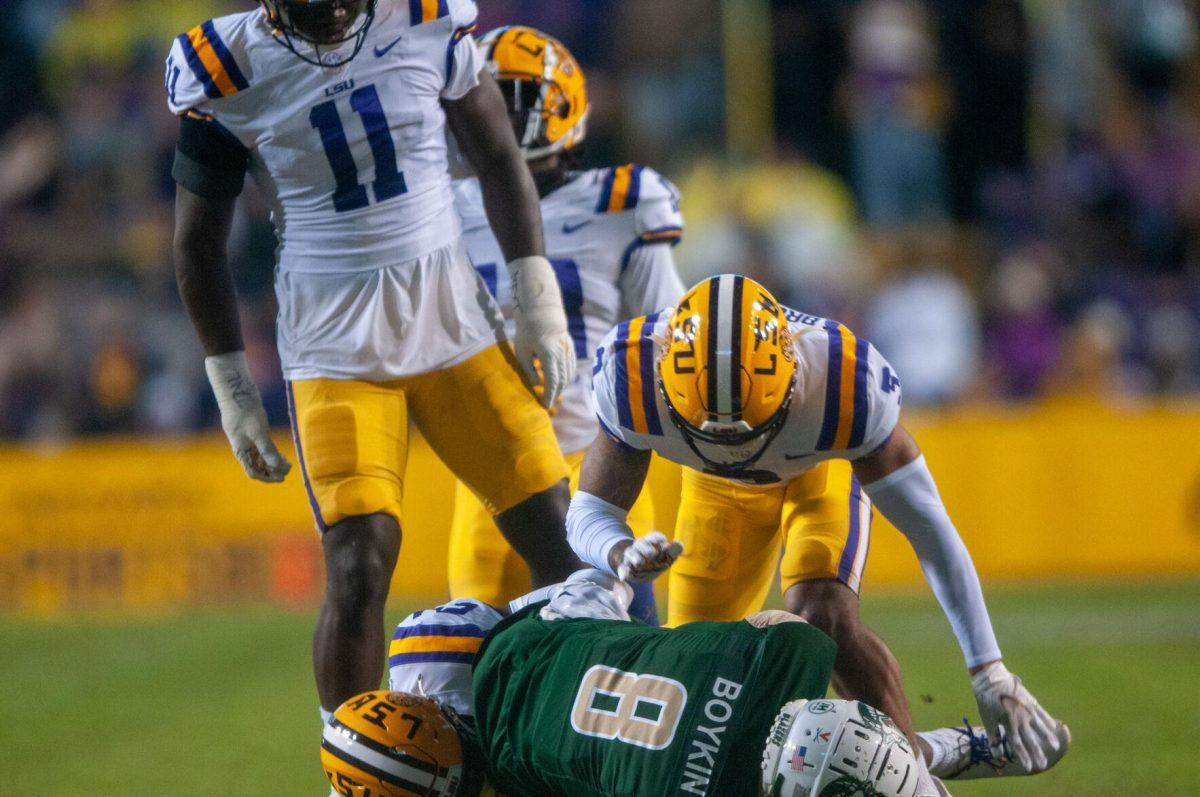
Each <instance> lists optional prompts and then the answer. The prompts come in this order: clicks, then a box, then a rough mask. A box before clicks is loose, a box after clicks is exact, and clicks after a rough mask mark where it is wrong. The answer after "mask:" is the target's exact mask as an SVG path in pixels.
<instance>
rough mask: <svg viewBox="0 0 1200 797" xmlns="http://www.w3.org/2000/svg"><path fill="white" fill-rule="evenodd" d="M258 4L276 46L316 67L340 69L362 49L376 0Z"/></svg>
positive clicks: (285, 0) (295, 0)
mask: <svg viewBox="0 0 1200 797" xmlns="http://www.w3.org/2000/svg"><path fill="white" fill-rule="evenodd" d="M258 2H259V5H261V6H262V8H263V12H264V13H265V14H266V15H267V21H268V22H269V23H270V25H271V28H272V29H273V30H274V31H275V35H276V37H277V38H278V39H279V41H280V43H281V44H283V46H285V47H287V48H288V49H289V50H291V51H292V52H293V53H295V54H296V55H297V56H299V57H300V58H302V59H303V60H305V61H307V62H308V63H310V64H315V65H316V66H329V67H333V66H341V65H342V64H345V63H347V62H348V61H350V60H352V59H353V58H354V56H356V55H358V53H359V51H360V50H362V46H363V42H364V41H366V39H367V31H369V30H370V29H371V23H372V22H374V21H375V4H376V0H258ZM347 42H353V43H354V44H353V46H352V47H351V48H350V49H349V52H343V51H342V46H343V45H345V44H346V43H347ZM305 45H306V46H305ZM309 50H311V53H310V52H309Z"/></svg>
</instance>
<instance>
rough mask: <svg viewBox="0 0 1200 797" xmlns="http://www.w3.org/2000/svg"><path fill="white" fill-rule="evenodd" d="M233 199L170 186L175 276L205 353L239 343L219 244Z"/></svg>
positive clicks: (230, 215)
mask: <svg viewBox="0 0 1200 797" xmlns="http://www.w3.org/2000/svg"><path fill="white" fill-rule="evenodd" d="M234 201H235V200H233V199H205V198H204V197H201V196H198V195H197V194H193V193H192V192H191V191H189V190H187V189H186V188H184V187H183V186H181V185H177V186H175V243H174V253H175V281H176V283H177V284H178V285H179V296H180V298H182V299H183V306H184V307H186V308H187V313H188V317H189V318H191V319H192V326H194V327H195V328H196V334H197V336H199V338H200V345H201V346H203V347H204V353H205V354H206V355H209V356H211V355H214V354H226V353H228V352H231V351H240V350H242V349H243V348H245V347H244V346H243V344H242V330H241V326H240V324H239V322H238V310H237V299H236V296H235V294H234V290H233V275H232V274H231V273H230V271H229V264H228V262H227V260H226V255H225V244H226V241H228V239H229V229H230V227H231V226H232V224H233V207H234Z"/></svg>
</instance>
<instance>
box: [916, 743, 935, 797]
mask: <svg viewBox="0 0 1200 797" xmlns="http://www.w3.org/2000/svg"><path fill="white" fill-rule="evenodd" d="M937 793H938V788H937V786H935V785H933V775H930V774H929V765H928V764H926V763H925V756H923V755H921V754H920V752H919V751H918V753H917V794H918V795H925V794H937Z"/></svg>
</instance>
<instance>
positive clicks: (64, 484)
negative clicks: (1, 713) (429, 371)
mask: <svg viewBox="0 0 1200 797" xmlns="http://www.w3.org/2000/svg"><path fill="white" fill-rule="evenodd" d="M908 424H909V426H910V428H912V429H913V431H914V433H915V434H916V436H917V438H918V440H919V441H920V443H921V445H922V447H923V448H924V450H925V453H926V457H927V459H928V461H929V465H930V468H931V469H932V470H933V473H934V476H935V477H936V478H937V481H938V484H939V487H940V488H941V492H942V496H943V498H944V500H945V502H946V505H947V506H948V507H949V509H950V513H951V516H952V517H953V518H954V520H955V522H956V524H957V525H958V527H959V529H960V531H961V532H962V534H963V537H964V538H965V539H966V541H967V545H968V546H969V547H970V549H971V553H972V555H973V556H974V558H975V562H976V564H977V566H978V568H979V571H980V573H981V574H982V576H983V578H984V580H985V581H986V580H989V579H990V580H999V579H1054V578H1060V577H1096V576H1101V577H1103V576H1120V577H1137V576H1161V575H1171V574H1177V575H1187V574H1191V575H1194V574H1197V573H1200V444H1198V443H1200V404H1195V403H1192V404H1182V405H1178V406H1161V405H1160V406H1154V407H1147V408H1143V409H1124V410H1116V409H1111V408H1104V407H1100V406H1096V405H1074V404H1054V405H1039V406H1033V407H1019V408H1011V409H1006V408H994V407H992V408H969V409H961V410H955V411H953V412H948V413H940V414H937V415H929V414H926V415H914V416H913V417H911V418H910V419H909V420H908ZM277 438H278V439H279V442H281V443H282V442H284V440H283V435H277ZM410 452H411V453H410V467H409V469H408V477H407V483H406V495H405V500H404V523H403V525H404V542H403V546H402V551H401V555H400V563H399V565H398V566H397V569H396V576H395V578H394V581H393V594H394V595H400V594H404V595H411V596H419V597H433V598H436V597H438V596H442V595H444V593H445V584H446V555H447V554H446V551H447V549H446V529H447V528H448V526H449V521H450V512H451V509H452V506H453V493H452V490H453V482H452V480H451V478H450V475H449V473H448V472H447V471H446V469H445V468H444V467H443V466H442V465H441V464H440V463H439V462H438V461H437V459H436V458H435V457H434V456H433V454H432V452H431V451H430V450H429V448H428V446H427V445H425V443H424V441H422V440H420V439H419V438H417V437H416V436H415V435H414V440H413V444H412V446H411V448H410ZM287 453H288V454H289V456H291V450H290V447H289V448H288V449H287ZM294 461H295V460H294V458H293V462H294ZM652 489H653V490H654V496H655V499H656V516H657V517H656V520H657V524H658V525H659V527H660V528H663V529H668V530H669V529H670V528H671V527H672V526H673V519H674V512H675V505H676V503H677V501H678V472H677V470H675V469H673V468H671V467H670V466H658V467H656V468H655V470H654V471H653V479H652ZM322 579H323V573H322V568H321V554H320V542H319V539H318V537H317V535H316V532H315V531H314V530H313V524H312V518H311V516H310V514H309V509H308V502H307V500H306V497H305V494H304V488H303V484H302V482H301V480H300V473H299V469H298V468H294V469H293V470H292V473H291V474H290V475H289V476H288V479H287V481H286V482H285V483H284V484H281V485H266V484H260V483H258V482H254V481H251V480H250V479H248V478H246V477H245V476H243V475H242V472H241V469H240V468H239V467H238V465H237V463H236V461H235V460H234V458H233V456H232V455H231V454H230V453H229V450H228V447H227V446H226V444H225V441H224V439H223V438H220V437H216V436H212V437H208V436H206V437H202V438H196V439H186V440H159V439H146V440H142V439H124V440H98V441H89V442H79V443H72V444H70V445H67V446H65V447H61V448H54V449H44V448H32V447H18V446H7V447H0V612H5V613H18V614H28V615H55V614H61V613H62V612H65V611H71V610H99V611H124V610H129V609H155V608H170V607H177V606H188V605H204V604H212V603H229V602H253V601H271V602H275V603H279V604H283V605H297V606H310V605H311V604H312V602H313V601H314V600H316V599H317V598H318V597H319V595H320V592H321V584H322ZM919 580H920V573H919V571H918V569H917V567H916V560H915V557H914V555H913V553H912V550H911V548H909V546H908V544H907V542H906V541H905V540H904V539H903V537H901V536H900V535H899V534H898V533H897V532H896V531H895V530H894V529H892V528H891V527H890V526H888V524H887V523H886V522H884V521H882V520H880V519H879V518H878V517H877V518H876V527H875V533H874V535H873V541H872V546H871V553H870V559H869V561H868V564H867V572H866V585H867V588H868V589H869V588H870V587H871V586H872V585H879V584H909V583H915V582H918V581H919Z"/></svg>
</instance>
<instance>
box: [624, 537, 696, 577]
mask: <svg viewBox="0 0 1200 797" xmlns="http://www.w3.org/2000/svg"><path fill="white" fill-rule="evenodd" d="M682 553H683V543H682V542H679V541H678V540H675V541H674V542H672V541H671V540H668V539H667V536H666V535H665V534H663V533H662V532H661V531H652V532H650V533H649V534H647V535H646V536H644V537H638V538H637V539H636V540H634V541H633V542H631V543H629V544H627V545H626V546H625V547H624V548H623V549H622V550H621V551H620V552H619V556H620V558H619V560H618V561H617V565H616V571H617V578H619V579H621V580H622V581H630V582H633V583H635V584H638V583H643V582H646V581H653V580H654V579H656V578H658V577H659V576H661V575H662V574H663V573H665V572H666V571H667V569H668V568H670V567H671V565H673V564H675V560H676V559H678V558H679V556H680V554H682Z"/></svg>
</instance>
